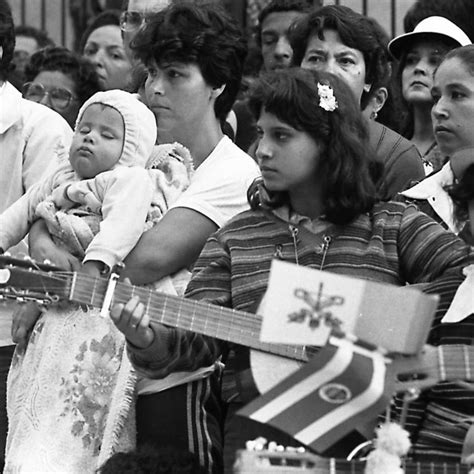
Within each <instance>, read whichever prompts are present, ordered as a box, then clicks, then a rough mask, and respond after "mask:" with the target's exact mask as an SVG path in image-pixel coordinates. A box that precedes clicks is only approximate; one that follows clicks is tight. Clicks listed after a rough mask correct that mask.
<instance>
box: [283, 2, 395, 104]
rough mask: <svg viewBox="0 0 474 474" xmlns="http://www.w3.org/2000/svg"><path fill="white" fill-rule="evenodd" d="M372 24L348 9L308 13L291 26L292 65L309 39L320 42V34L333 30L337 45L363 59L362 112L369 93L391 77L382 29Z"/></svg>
mask: <svg viewBox="0 0 474 474" xmlns="http://www.w3.org/2000/svg"><path fill="white" fill-rule="evenodd" d="M374 23H376V21H375V20H374V19H373V18H368V17H366V16H364V15H361V14H360V13H357V12H355V11H354V10H352V9H351V8H349V7H345V6H342V5H327V6H325V7H321V8H319V9H317V10H314V11H312V12H310V13H309V14H308V15H307V16H305V17H304V18H302V19H301V20H299V21H297V22H296V23H294V24H293V25H292V27H291V28H290V31H289V40H290V44H291V47H292V48H293V64H294V65H295V66H300V65H301V62H302V61H303V58H304V55H305V52H306V47H307V46H308V41H309V39H310V37H311V36H312V35H314V34H316V35H318V38H320V39H322V40H324V30H335V31H337V33H338V34H339V36H340V37H341V41H342V42H343V43H344V44H345V45H347V46H349V47H350V48H353V49H357V50H358V51H360V52H361V53H362V55H363V56H364V62H365V70H366V75H365V82H366V83H367V84H371V85H372V87H371V90H370V91H369V92H366V91H364V92H363V93H362V98H361V104H360V105H361V108H362V110H363V109H365V107H366V106H367V104H368V102H369V100H370V98H371V96H372V93H374V92H375V91H376V89H377V88H379V87H381V86H386V85H387V83H388V79H389V77H390V74H391V57H390V54H389V52H388V48H387V43H386V39H385V38H384V37H383V35H381V34H380V30H381V29H382V27H381V26H380V25H378V27H377V28H376V27H374Z"/></svg>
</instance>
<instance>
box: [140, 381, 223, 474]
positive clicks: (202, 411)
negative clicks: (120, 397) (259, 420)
mask: <svg viewBox="0 0 474 474" xmlns="http://www.w3.org/2000/svg"><path fill="white" fill-rule="evenodd" d="M219 394H220V387H219V379H218V376H217V375H216V374H212V375H211V376H210V377H207V378H205V379H203V380H198V381H195V382H191V383H188V384H184V385H179V386H177V387H172V388H170V389H168V390H164V391H163V392H159V393H154V394H150V395H141V396H139V397H138V399H137V407H136V417H137V446H138V447H141V446H144V445H151V446H155V447H157V448H163V447H166V446H171V447H173V448H175V449H179V450H183V452H191V453H193V454H194V455H195V456H196V457H198V459H199V463H200V464H201V466H204V467H205V468H206V469H207V471H208V472H209V473H210V474H211V473H212V474H222V473H223V472H224V471H223V465H222V406H221V401H220V396H219Z"/></svg>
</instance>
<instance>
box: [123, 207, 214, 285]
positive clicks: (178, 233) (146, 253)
mask: <svg viewBox="0 0 474 474" xmlns="http://www.w3.org/2000/svg"><path fill="white" fill-rule="evenodd" d="M216 230H217V225H216V224H215V223H214V222H213V221H212V220H210V219H209V218H207V217H206V216H204V215H203V214H201V213H199V212H197V211H194V210H192V209H189V208H185V207H178V208H174V209H171V210H169V211H168V212H167V213H166V214H165V215H164V217H163V219H161V220H160V221H159V222H158V223H157V224H156V225H155V226H154V227H153V228H152V229H150V230H148V231H147V232H145V233H144V234H143V235H142V236H141V238H140V240H139V241H138V244H137V245H136V246H135V248H134V249H133V250H132V251H131V252H130V253H129V255H128V257H127V258H126V259H125V270H124V275H125V276H127V277H129V278H130V280H131V281H132V283H133V284H135V285H139V284H144V283H151V282H153V281H157V280H159V279H160V278H163V277H165V276H167V275H171V274H173V273H175V272H177V271H178V270H181V269H182V268H187V267H189V266H191V265H192V264H193V263H194V262H195V261H196V259H197V257H198V256H199V253H200V252H201V250H202V248H203V247H204V244H205V243H206V240H207V238H208V237H209V236H210V235H211V234H212V233H213V232H215V231H216Z"/></svg>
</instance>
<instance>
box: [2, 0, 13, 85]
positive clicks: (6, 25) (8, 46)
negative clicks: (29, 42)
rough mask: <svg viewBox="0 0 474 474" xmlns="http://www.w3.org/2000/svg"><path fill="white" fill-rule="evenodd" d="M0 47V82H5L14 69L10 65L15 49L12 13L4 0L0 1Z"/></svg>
mask: <svg viewBox="0 0 474 474" xmlns="http://www.w3.org/2000/svg"><path fill="white" fill-rule="evenodd" d="M0 46H1V47H2V48H3V54H2V57H1V59H0V80H2V81H3V80H6V79H7V78H8V73H9V72H10V71H11V70H12V69H13V68H14V66H13V64H12V59H13V51H14V49H15V26H14V24H13V16H12V11H11V9H10V5H9V4H8V2H7V1H6V0H0Z"/></svg>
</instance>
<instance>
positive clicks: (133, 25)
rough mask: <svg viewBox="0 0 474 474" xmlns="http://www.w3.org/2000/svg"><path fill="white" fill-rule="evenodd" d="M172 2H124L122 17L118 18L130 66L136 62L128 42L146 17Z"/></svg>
mask: <svg viewBox="0 0 474 474" xmlns="http://www.w3.org/2000/svg"><path fill="white" fill-rule="evenodd" d="M171 2H172V0H124V1H123V3H122V15H121V16H120V29H121V30H122V37H123V45H124V48H125V53H126V54H127V56H128V59H129V60H130V62H131V63H132V64H134V63H135V62H136V60H135V58H134V55H133V53H132V50H131V49H130V42H131V41H132V39H133V37H134V36H135V34H136V33H137V31H138V30H139V29H140V28H141V27H142V26H143V25H144V24H145V21H146V18H147V16H149V15H150V14H152V13H155V12H158V11H160V10H162V9H163V8H165V7H166V6H167V5H169V4H170V3H171Z"/></svg>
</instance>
